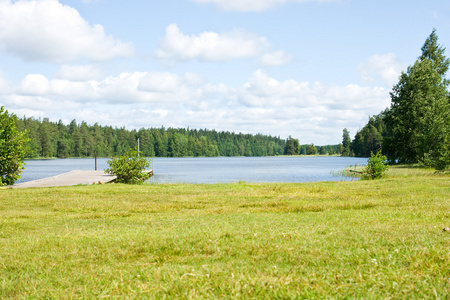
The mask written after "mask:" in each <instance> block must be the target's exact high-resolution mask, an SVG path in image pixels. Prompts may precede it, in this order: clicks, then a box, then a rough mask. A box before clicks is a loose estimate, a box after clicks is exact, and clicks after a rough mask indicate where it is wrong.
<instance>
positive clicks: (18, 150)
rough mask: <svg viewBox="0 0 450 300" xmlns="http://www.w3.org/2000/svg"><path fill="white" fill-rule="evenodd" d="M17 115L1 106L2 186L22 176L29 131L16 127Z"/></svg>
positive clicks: (0, 168) (0, 149)
mask: <svg viewBox="0 0 450 300" xmlns="http://www.w3.org/2000/svg"><path fill="white" fill-rule="evenodd" d="M16 120H17V117H16V115H14V114H9V113H8V111H7V110H6V109H5V107H3V106H2V107H1V108H0V186H2V185H11V184H13V183H14V182H16V181H17V180H18V179H19V178H20V174H21V173H22V170H23V165H24V162H23V158H24V156H25V153H26V148H25V144H26V143H27V142H28V137H27V132H26V131H22V132H19V131H18V130H17V128H16V123H15V122H16Z"/></svg>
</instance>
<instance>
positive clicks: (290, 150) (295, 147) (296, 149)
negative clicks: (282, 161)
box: [284, 137, 300, 155]
mask: <svg viewBox="0 0 450 300" xmlns="http://www.w3.org/2000/svg"><path fill="white" fill-rule="evenodd" d="M284 154H286V155H298V154H300V142H299V141H298V139H294V138H292V137H289V138H288V139H287V141H286V147H285V152H284Z"/></svg>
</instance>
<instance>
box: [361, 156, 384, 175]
mask: <svg viewBox="0 0 450 300" xmlns="http://www.w3.org/2000/svg"><path fill="white" fill-rule="evenodd" d="M388 169H389V165H388V162H387V158H386V156H384V155H382V154H381V150H380V151H378V152H377V154H373V152H371V155H370V157H369V161H368V163H367V167H366V168H365V169H364V171H363V175H362V179H380V178H382V177H383V176H384V173H385V172H386V171H387V170H388Z"/></svg>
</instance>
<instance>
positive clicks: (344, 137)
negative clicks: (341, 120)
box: [341, 128, 352, 156]
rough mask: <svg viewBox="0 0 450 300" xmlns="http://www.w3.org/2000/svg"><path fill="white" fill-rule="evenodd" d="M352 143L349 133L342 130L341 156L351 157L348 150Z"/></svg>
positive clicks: (345, 129)
mask: <svg viewBox="0 0 450 300" xmlns="http://www.w3.org/2000/svg"><path fill="white" fill-rule="evenodd" d="M351 143H352V140H351V139H350V132H349V131H348V130H347V128H344V130H343V133H342V147H343V149H342V153H341V155H342V156H351V155H352V152H351V150H350V145H351Z"/></svg>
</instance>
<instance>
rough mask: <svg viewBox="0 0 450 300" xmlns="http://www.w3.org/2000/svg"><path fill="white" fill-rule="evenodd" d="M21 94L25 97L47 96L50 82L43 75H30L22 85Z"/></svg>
mask: <svg viewBox="0 0 450 300" xmlns="http://www.w3.org/2000/svg"><path fill="white" fill-rule="evenodd" d="M21 87H22V88H21V91H20V92H21V94H23V95H36V96H38V95H45V94H47V93H48V92H49V88H50V86H49V81H48V79H47V77H45V76H44V75H41V74H29V75H27V76H26V77H25V78H24V79H23V80H22V83H21Z"/></svg>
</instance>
